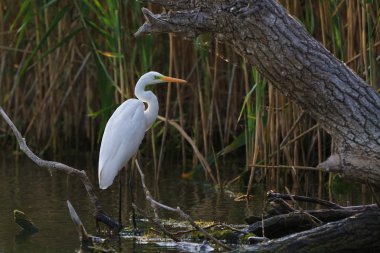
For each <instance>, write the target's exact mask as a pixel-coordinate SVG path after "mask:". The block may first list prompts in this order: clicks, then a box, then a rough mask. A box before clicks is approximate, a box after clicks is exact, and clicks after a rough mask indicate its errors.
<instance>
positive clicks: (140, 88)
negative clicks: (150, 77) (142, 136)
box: [135, 79, 158, 129]
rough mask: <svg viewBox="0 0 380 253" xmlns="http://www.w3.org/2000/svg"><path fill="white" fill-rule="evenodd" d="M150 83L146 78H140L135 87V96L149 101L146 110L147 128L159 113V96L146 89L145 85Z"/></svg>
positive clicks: (146, 101) (145, 101)
mask: <svg viewBox="0 0 380 253" xmlns="http://www.w3.org/2000/svg"><path fill="white" fill-rule="evenodd" d="M148 84H149V83H147V82H145V81H144V80H141V79H140V80H139V81H138V82H137V84H136V87H135V96H136V97H137V98H138V99H139V100H141V101H143V102H144V103H147V105H148V107H147V108H146V110H145V111H144V115H145V119H146V123H147V125H146V129H148V128H150V126H151V125H152V124H153V123H154V121H155V120H156V118H157V115H158V100H157V97H156V96H155V95H154V94H153V92H151V91H145V86H147V85H148Z"/></svg>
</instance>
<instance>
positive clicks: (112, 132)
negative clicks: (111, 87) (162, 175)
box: [98, 99, 146, 189]
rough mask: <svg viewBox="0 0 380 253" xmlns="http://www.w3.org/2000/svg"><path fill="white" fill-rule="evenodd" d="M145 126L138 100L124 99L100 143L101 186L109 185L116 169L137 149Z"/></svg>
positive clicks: (142, 107)
mask: <svg viewBox="0 0 380 253" xmlns="http://www.w3.org/2000/svg"><path fill="white" fill-rule="evenodd" d="M145 129H146V120H145V116H144V104H143V102H141V101H139V100H137V99H129V100H127V101H126V102H124V103H123V104H121V105H120V106H119V107H118V108H117V109H116V111H115V112H114V113H113V114H112V116H111V118H110V119H109V120H108V122H107V125H106V128H105V130H104V134H103V138H102V143H101V146H100V154H99V168H98V176H99V186H100V188H102V189H106V188H107V187H108V186H110V185H111V184H112V182H113V180H114V178H115V177H116V175H117V173H118V172H119V170H120V169H122V168H123V166H124V165H125V164H126V163H127V162H128V160H129V159H130V158H131V157H132V156H133V155H134V154H135V153H136V152H137V150H138V148H139V145H140V143H141V141H142V139H143V138H144V133H145Z"/></svg>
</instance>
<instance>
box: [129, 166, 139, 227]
mask: <svg viewBox="0 0 380 253" xmlns="http://www.w3.org/2000/svg"><path fill="white" fill-rule="evenodd" d="M134 171H135V170H134V166H131V170H130V175H129V181H128V186H129V187H128V188H129V189H128V190H129V197H130V199H131V201H130V202H131V208H132V226H133V231H134V232H136V231H137V223H136V213H135V209H134V208H133V207H132V203H135V198H134V195H133V190H134V180H133V178H134Z"/></svg>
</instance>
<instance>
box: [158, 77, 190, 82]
mask: <svg viewBox="0 0 380 253" xmlns="http://www.w3.org/2000/svg"><path fill="white" fill-rule="evenodd" d="M161 80H163V81H165V82H168V83H187V81H186V80H183V79H179V78H174V77H170V76H163V77H161Z"/></svg>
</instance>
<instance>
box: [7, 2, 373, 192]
mask: <svg viewBox="0 0 380 253" xmlns="http://www.w3.org/2000/svg"><path fill="white" fill-rule="evenodd" d="M281 3H282V4H284V6H285V7H286V8H287V9H288V10H289V12H290V13H291V14H292V15H294V16H295V17H296V18H298V19H299V20H300V21H301V22H302V23H303V24H304V26H305V27H306V29H308V30H309V31H310V33H312V34H313V36H314V37H316V38H317V39H318V40H319V41H321V43H323V44H324V46H325V47H327V48H328V49H329V50H331V51H332V52H333V53H334V54H335V55H336V56H337V57H338V58H339V59H341V60H342V61H344V62H345V63H346V64H347V65H348V66H349V67H350V68H352V69H353V70H355V71H356V72H357V73H359V75H361V76H362V77H363V78H364V79H365V80H366V81H367V82H368V83H369V84H370V85H372V86H374V87H375V88H376V89H379V88H380V87H379V84H378V77H379V66H378V59H377V56H376V55H377V54H378V53H379V45H380V40H379V19H380V18H379V13H380V11H379V7H380V6H379V5H380V1H359V0H352V1H343V0H329V1H328V0H324V1H322V0H321V1H312V0H304V1H293V0H283V1H281ZM149 7H150V8H154V9H155V11H158V12H159V11H160V9H159V8H157V7H155V6H149ZM140 8H141V5H140V2H139V1H128V0H119V1H111V0H106V1H99V0H82V1H30V0H23V1H16V2H11V1H1V2H0V29H1V30H0V103H1V104H2V106H3V107H4V108H5V110H7V112H8V113H9V114H10V116H11V117H12V118H13V119H14V120H15V122H16V124H17V125H18V127H19V128H20V129H22V130H23V133H24V134H25V136H26V138H27V139H28V142H29V143H30V144H31V145H32V146H34V147H35V150H42V152H45V151H49V152H62V150H64V149H67V148H74V149H78V150H82V151H83V150H88V149H91V150H92V151H97V150H98V146H99V140H100V138H101V134H102V131H103V129H104V126H105V123H106V122H107V120H108V118H109V116H110V114H111V113H112V111H113V110H114V109H115V108H116V106H117V105H118V104H120V103H122V102H123V101H124V100H126V99H128V98H130V97H133V89H134V84H135V82H136V81H137V79H138V77H139V76H140V75H141V74H143V73H145V72H146V71H149V70H157V71H159V72H161V73H165V74H168V75H172V76H177V77H181V78H186V79H187V80H189V83H190V85H182V86H181V85H175V84H172V85H168V86H166V87H165V86H161V87H160V88H157V87H156V88H155V93H156V94H157V95H158V97H159V101H160V112H159V114H160V115H163V116H165V117H166V118H168V119H171V120H174V121H176V122H177V123H178V125H179V126H180V127H181V128H182V129H183V130H184V131H185V132H186V133H187V135H188V136H190V137H191V139H192V142H193V144H194V145H196V146H197V148H198V150H199V151H200V152H201V153H202V155H203V156H204V157H205V159H206V161H207V162H208V163H209V164H208V166H210V168H211V170H212V173H213V175H214V177H215V180H216V181H217V182H218V184H219V185H223V184H224V183H225V182H227V180H229V179H230V178H225V177H224V176H223V175H224V172H223V170H221V169H220V168H222V167H223V163H224V162H225V161H226V160H229V159H231V158H232V157H238V158H239V160H240V162H238V163H237V165H238V166H237V167H239V169H234V170H235V172H234V173H236V175H240V178H241V179H242V181H244V184H245V185H246V186H248V187H247V192H249V191H250V189H251V186H252V185H253V184H254V182H255V180H261V179H263V178H264V177H265V178H266V182H267V183H268V185H270V186H271V187H274V188H276V187H277V188H278V185H279V182H280V180H282V181H284V182H285V183H286V182H293V183H294V189H293V190H294V191H298V190H300V187H303V188H302V189H301V190H302V191H303V192H306V193H307V192H309V191H311V190H312V189H311V188H312V187H314V186H313V185H311V184H307V183H304V184H303V186H301V185H300V184H299V182H300V180H301V179H302V182H309V181H310V180H312V179H314V178H317V179H318V180H319V189H318V191H319V193H320V194H323V186H324V185H325V184H327V183H331V182H332V178H331V177H330V178H329V177H327V175H324V174H321V173H318V172H313V173H305V172H304V171H303V170H298V169H284V168H276V167H275V166H276V165H291V166H315V165H317V164H318V162H320V161H323V160H324V159H326V158H327V157H328V155H329V154H330V152H331V149H332V147H333V143H331V140H330V137H329V136H328V135H327V134H326V133H325V132H324V131H323V130H322V129H321V128H320V127H319V126H318V125H317V123H316V122H315V121H314V120H312V119H311V118H310V116H309V115H308V114H306V113H304V112H303V111H302V110H301V109H300V108H299V107H298V106H297V105H295V104H294V103H293V101H291V100H289V99H287V98H286V97H285V96H283V95H282V94H280V93H279V92H278V91H277V90H275V89H274V88H273V86H272V84H271V83H270V82H267V81H266V80H265V79H264V78H263V77H262V76H261V75H260V73H258V72H257V70H255V69H254V68H253V67H252V66H250V65H249V64H246V63H245V62H244V60H243V59H241V57H240V56H239V55H237V54H236V53H235V52H234V51H233V50H232V49H231V47H229V46H228V45H225V44H222V43H220V42H219V41H217V40H215V39H214V38H213V37H212V36H210V35H207V34H206V35H202V36H200V37H198V38H196V39H194V40H189V39H186V38H182V37H177V36H174V35H160V36H153V37H151V36H146V37H144V38H137V39H136V38H134V37H133V33H134V32H135V31H136V29H137V27H138V26H139V25H141V24H142V22H143V18H142V16H141V12H140ZM8 134H9V130H8V129H7V128H6V127H5V125H4V123H3V122H0V143H1V146H6V145H9V144H13V143H14V142H12V141H11V139H10V138H7V136H8ZM11 147H12V148H13V147H15V146H14V145H12V146H11ZM37 147H38V148H37ZM141 154H142V155H143V156H146V157H149V158H151V159H149V160H150V161H151V166H152V167H154V168H155V170H154V171H155V177H156V179H158V178H159V176H160V171H161V167H162V163H163V160H173V161H175V162H176V163H182V168H183V171H181V173H182V176H183V177H185V178H187V177H191V176H194V175H196V174H199V173H198V168H199V164H200V162H199V155H198V156H197V154H195V153H194V152H192V148H191V146H190V145H189V144H188V142H187V141H186V139H185V138H184V135H183V134H181V133H180V132H179V131H178V130H176V129H175V128H173V127H171V126H170V125H169V124H168V123H167V122H166V121H157V122H156V123H155V124H154V125H153V127H152V129H151V131H148V132H147V135H146V139H145V141H144V144H143V145H142V146H141ZM178 157H181V158H182V159H178ZM203 162H204V161H203ZM255 165H257V167H255ZM259 165H260V166H259ZM262 165H268V166H269V167H268V168H263V167H262ZM258 166H259V167H258ZM240 173H241V174H240ZM205 176H206V177H209V175H206V174H205Z"/></svg>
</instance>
